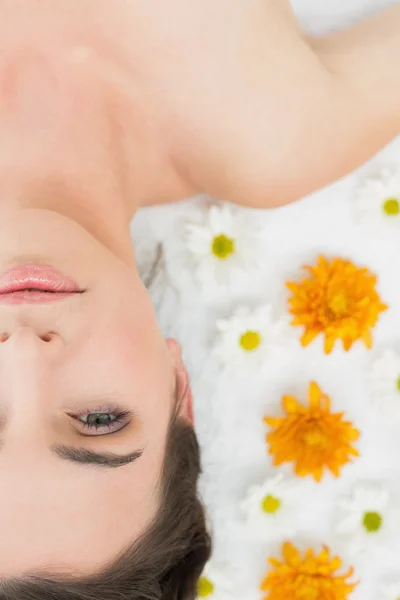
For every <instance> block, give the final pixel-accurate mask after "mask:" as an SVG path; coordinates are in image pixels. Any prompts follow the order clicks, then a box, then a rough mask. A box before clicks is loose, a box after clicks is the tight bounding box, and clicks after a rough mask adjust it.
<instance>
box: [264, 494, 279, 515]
mask: <svg viewBox="0 0 400 600" xmlns="http://www.w3.org/2000/svg"><path fill="white" fill-rule="evenodd" d="M261 506H262V509H263V511H264V512H266V513H268V514H269V515H273V514H275V513H277V512H278V510H279V509H280V508H281V506H282V501H281V500H280V499H279V498H275V496H271V495H269V496H265V498H264V499H263V501H262V504H261Z"/></svg>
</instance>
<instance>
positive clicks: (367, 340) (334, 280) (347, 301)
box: [287, 256, 387, 354]
mask: <svg viewBox="0 0 400 600" xmlns="http://www.w3.org/2000/svg"><path fill="white" fill-rule="evenodd" d="M305 269H306V270H307V272H308V276H307V277H305V278H304V279H302V280H301V281H299V282H298V283H294V282H289V283H287V286H288V288H289V290H290V291H291V292H292V296H291V298H290V299H289V307H290V308H289V310H290V312H291V313H292V315H293V317H294V318H293V321H292V325H294V326H297V325H302V326H304V328H305V331H304V334H303V336H302V338H301V343H302V345H303V346H308V344H310V343H311V342H312V341H313V340H314V339H315V338H316V337H317V336H318V335H319V334H320V333H322V334H323V335H324V336H325V352H326V353H327V354H329V353H330V352H331V351H332V349H333V347H334V345H335V342H336V341H337V340H342V344H343V347H344V349H345V350H350V348H351V347H352V345H353V344H354V342H355V341H356V340H362V341H363V342H364V344H365V345H366V346H367V348H371V346H372V335H371V329H372V328H373V327H374V325H375V324H376V322H377V320H378V317H379V315H380V313H381V312H382V311H384V310H386V309H387V306H386V305H385V304H383V303H382V302H381V299H380V297H379V295H378V292H377V291H376V276H375V275H373V274H372V273H370V271H369V270H368V269H366V268H360V267H357V266H356V265H354V264H353V263H352V262H351V261H349V260H344V259H342V258H334V259H333V260H328V259H327V258H325V257H324V256H320V257H319V260H318V263H317V264H316V265H314V266H306V267H305Z"/></svg>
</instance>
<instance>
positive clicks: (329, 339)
mask: <svg viewBox="0 0 400 600" xmlns="http://www.w3.org/2000/svg"><path fill="white" fill-rule="evenodd" d="M334 345H335V338H334V336H332V335H330V336H328V335H327V336H326V337H325V344H324V351H325V354H330V353H331V352H332V350H333V346H334Z"/></svg>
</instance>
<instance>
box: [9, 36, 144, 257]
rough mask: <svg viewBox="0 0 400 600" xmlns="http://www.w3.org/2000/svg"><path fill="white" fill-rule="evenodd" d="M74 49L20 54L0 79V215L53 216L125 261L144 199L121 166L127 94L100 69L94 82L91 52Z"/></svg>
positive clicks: (126, 164) (125, 152)
mask: <svg viewBox="0 0 400 600" xmlns="http://www.w3.org/2000/svg"><path fill="white" fill-rule="evenodd" d="M80 50H81V52H80V53H79V52H78V53H76V51H75V53H74V52H72V51H70V52H67V53H65V54H63V55H62V56H61V57H60V56H55V55H54V54H49V53H46V52H43V51H41V50H40V51H38V52H36V53H35V51H33V52H32V50H31V49H29V50H27V51H25V52H19V53H18V54H16V55H15V54H14V55H11V58H10V60H9V62H8V63H7V65H6V66H7V68H6V69H5V70H4V75H3V81H1V79H2V77H1V76H0V93H2V97H0V100H1V105H2V108H3V109H4V110H3V115H4V117H5V118H4V120H3V121H2V123H1V124H0V125H1V133H2V144H1V147H0V180H1V188H2V189H1V190H0V192H1V196H2V203H1V206H0V217H1V216H2V217H5V216H6V215H7V214H10V213H12V212H15V211H19V210H24V209H46V210H51V211H54V212H57V213H60V214H62V215H64V216H67V217H68V218H70V219H72V220H74V221H76V222H77V223H79V224H80V225H82V226H83V227H84V228H85V229H86V230H88V231H89V232H90V233H91V234H92V235H93V236H94V237H96V238H97V239H98V240H99V241H100V242H101V243H103V244H104V245H106V246H107V247H108V248H109V249H110V250H111V251H112V252H113V253H115V254H117V255H118V256H119V257H120V258H122V259H123V260H124V261H125V262H128V263H132V262H133V260H134V259H133V251H132V246H131V241H130V235H129V224H130V220H131V218H132V216H133V215H134V213H135V211H136V209H137V208H138V206H139V204H140V198H141V197H144V196H145V195H146V193H145V189H144V188H143V186H142V185H141V183H140V177H139V176H138V175H137V171H138V170H137V168H136V169H132V168H131V164H130V160H128V156H130V155H131V153H132V150H133V148H132V138H131V137H130V135H129V133H127V132H128V131H129V111H128V110H127V109H128V106H127V104H129V95H128V94H126V89H125V88H123V87H121V85H120V86H119V87H118V86H117V85H116V82H115V81H114V85H112V84H111V85H110V82H109V81H108V80H107V77H106V76H105V74H107V71H104V69H103V72H102V75H103V76H102V77H100V75H99V73H98V72H97V68H98V55H97V54H96V53H94V54H93V53H91V51H90V49H89V52H88V53H86V54H85V53H83V54H82V50H84V49H82V48H81V49H80ZM71 56H72V59H71ZM82 56H83V57H84V60H82ZM75 57H76V58H77V62H76V60H75ZM110 76H111V75H110ZM113 77H114V79H115V78H116V75H115V74H114V75H113ZM120 83H121V82H120ZM37 89H40V91H41V93H40V95H39V96H37V94H36V95H35V93H34V92H35V90H37ZM125 125H128V127H125ZM135 174H136V175H137V176H136V177H134V175H135ZM134 179H135V184H136V185H135V186H134ZM134 190H135V193H134Z"/></svg>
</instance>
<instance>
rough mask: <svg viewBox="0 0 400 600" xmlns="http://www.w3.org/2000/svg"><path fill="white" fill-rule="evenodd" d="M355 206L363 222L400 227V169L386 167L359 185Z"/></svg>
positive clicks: (376, 225)
mask: <svg viewBox="0 0 400 600" xmlns="http://www.w3.org/2000/svg"><path fill="white" fill-rule="evenodd" d="M354 206H355V210H356V212H357V214H358V215H359V218H360V221H361V223H363V224H366V225H368V226H372V227H374V228H378V227H385V228H387V227H388V226H389V227H395V228H399V229H400V170H391V169H389V168H384V169H382V170H381V171H380V173H378V174H376V175H373V176H370V177H368V178H367V179H365V180H364V181H363V183H362V184H361V185H360V186H359V188H358V190H357V192H356V195H355V199H354Z"/></svg>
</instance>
